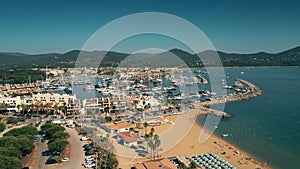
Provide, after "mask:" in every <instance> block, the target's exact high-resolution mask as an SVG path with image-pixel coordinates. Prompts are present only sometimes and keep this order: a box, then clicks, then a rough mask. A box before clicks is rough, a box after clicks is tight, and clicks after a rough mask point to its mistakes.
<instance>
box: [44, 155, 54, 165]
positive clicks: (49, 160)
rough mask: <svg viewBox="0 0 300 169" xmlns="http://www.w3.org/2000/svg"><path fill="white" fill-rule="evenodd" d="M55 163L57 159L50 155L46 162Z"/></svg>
mask: <svg viewBox="0 0 300 169" xmlns="http://www.w3.org/2000/svg"><path fill="white" fill-rule="evenodd" d="M55 163H56V160H55V159H53V158H52V157H49V158H48V159H47V161H46V163H45V164H55Z"/></svg>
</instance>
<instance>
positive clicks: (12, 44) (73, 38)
mask: <svg viewBox="0 0 300 169" xmlns="http://www.w3.org/2000/svg"><path fill="white" fill-rule="evenodd" d="M299 6H300V2H299V1H298V2H297V1H288V2H287V1H277V0H272V1H271V0H270V1H266V0H252V1H250V0H244V1H233V0H227V1H222V0H220V1H209V0H205V1H201V0H199V1H179V0H119V1H116V0H111V1H107V2H100V1H92V0H91V1H75V0H73V1H59V0H51V1H40V0H26V1H22V0H19V1H16V0H2V1H1V3H0V51H2V52H22V53H29V54H37V53H52V52H56V53H63V52H67V51H70V50H73V49H81V48H82V47H83V45H84V44H85V42H86V41H87V40H88V39H89V38H90V37H91V36H92V35H93V34H94V33H95V32H96V31H97V30H98V29H100V28H101V27H103V26H104V25H106V24H108V23H110V22H111V21H113V20H115V19H118V18H120V17H123V16H126V15H129V14H134V13H140V12H162V13H168V14H172V15H176V16H178V17H181V18H183V19H185V20H187V21H189V22H191V23H192V24H194V25H196V26H197V27H198V28H199V29H200V30H201V31H202V32H203V33H204V34H205V35H206V36H207V37H208V38H209V40H210V41H211V42H212V44H213V45H214V47H215V48H216V49H217V50H220V51H225V52H237V53H255V52H261V51H264V52H271V53H276V52H280V51H283V50H287V49H290V48H293V47H296V46H299V45H300V10H299ZM147 38H148V39H149V37H147ZM153 38H154V39H155V38H156V39H155V40H153V41H152V42H151V40H150V41H149V40H148V41H147V43H146V45H145V46H148V47H152V46H153V44H157V42H158V41H160V42H163V43H165V45H162V48H172V47H176V44H178V43H173V42H171V41H170V42H168V41H164V40H161V39H160V38H157V36H155V37H153ZM146 40H147V39H145V41H146ZM151 43H152V44H151ZM168 43H169V44H168ZM124 44H127V45H120V46H121V47H119V48H116V50H119V51H123V52H126V51H127V50H128V51H130V50H134V46H136V45H140V44H143V39H142V40H141V39H140V40H137V41H135V42H134V41H133V42H132V43H130V44H128V43H124Z"/></svg>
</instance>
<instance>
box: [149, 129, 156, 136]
mask: <svg viewBox="0 0 300 169" xmlns="http://www.w3.org/2000/svg"><path fill="white" fill-rule="evenodd" d="M154 131H155V130H154V128H153V127H152V128H151V131H150V137H153V135H154Z"/></svg>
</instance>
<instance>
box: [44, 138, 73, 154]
mask: <svg viewBox="0 0 300 169" xmlns="http://www.w3.org/2000/svg"><path fill="white" fill-rule="evenodd" d="M68 144H69V143H68V141H66V140H63V139H55V140H54V141H53V142H51V143H49V144H48V148H49V150H52V151H58V152H62V151H63V150H64V149H65V147H66V146H67V145H68Z"/></svg>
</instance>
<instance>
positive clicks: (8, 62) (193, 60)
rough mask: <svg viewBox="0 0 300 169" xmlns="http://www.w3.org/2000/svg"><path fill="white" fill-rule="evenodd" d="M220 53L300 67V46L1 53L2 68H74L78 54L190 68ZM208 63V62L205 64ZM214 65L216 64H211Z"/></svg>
mask: <svg viewBox="0 0 300 169" xmlns="http://www.w3.org/2000/svg"><path fill="white" fill-rule="evenodd" d="M216 53H217V54H218V55H219V57H220V60H221V61H222V63H223V66H225V67H228V66H233V67H242V66H300V46H299V47H296V48H292V49H289V50H286V51H283V52H280V53H276V54H272V53H265V52H259V53H252V54H238V53H225V52H221V51H217V52H215V51H204V52H201V53H198V55H200V56H203V58H204V60H200V59H199V57H198V56H197V55H196V54H191V53H189V52H186V51H183V50H181V49H171V50H169V51H165V52H162V53H158V54H143V53H137V54H132V55H130V54H127V53H119V52H111V51H109V52H105V51H93V52H88V51H80V50H72V51H69V52H66V53H62V54H61V53H48V54H36V55H29V54H23V53H8V52H0V67H1V68H12V67H45V66H46V65H47V66H48V67H74V65H75V62H76V60H77V57H78V56H79V55H81V56H89V57H84V58H88V59H83V60H82V62H83V63H81V64H82V65H85V66H88V65H87V64H88V63H99V59H102V61H101V65H100V66H119V65H123V66H125V65H126V66H127V65H131V66H153V65H155V66H158V67H159V66H184V65H185V64H186V65H187V66H189V67H196V66H199V67H201V66H203V62H204V63H206V62H209V57H211V56H212V55H216ZM206 65H207V63H206ZM212 66H213V65H212Z"/></svg>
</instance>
